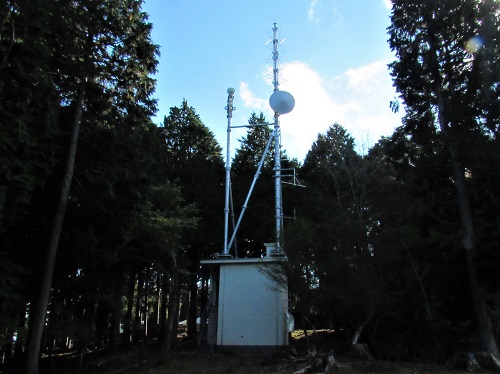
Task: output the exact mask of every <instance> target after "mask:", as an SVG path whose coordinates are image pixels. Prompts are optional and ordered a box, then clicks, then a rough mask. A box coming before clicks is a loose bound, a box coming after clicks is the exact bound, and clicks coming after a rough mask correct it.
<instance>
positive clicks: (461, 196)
mask: <svg viewBox="0 0 500 374" xmlns="http://www.w3.org/2000/svg"><path fill="white" fill-rule="evenodd" d="M426 16H427V17H424V20H426V18H429V17H431V16H430V15H428V14H426ZM429 22H430V23H432V19H430V18H429ZM427 41H428V43H429V45H430V48H431V50H432V52H433V53H431V54H430V59H431V60H430V63H431V69H432V75H433V78H434V82H435V83H434V84H435V86H434V88H433V90H434V92H435V94H436V97H437V106H438V111H437V116H438V123H439V128H440V129H441V133H442V135H443V139H444V144H445V145H446V146H447V147H448V151H449V153H450V158H451V172H452V177H453V179H454V181H455V189H456V191H457V201H458V211H459V215H460V222H461V224H462V231H463V245H464V249H465V251H466V254H467V270H468V274H469V283H470V288H471V289H470V291H471V294H472V303H473V304H474V311H475V315H476V321H477V324H478V331H479V339H480V341H481V345H482V349H484V350H485V351H486V352H488V353H489V354H490V355H491V356H492V359H493V361H494V362H495V363H496V365H497V368H498V369H500V354H499V351H498V346H497V343H496V341H495V335H494V331H493V324H492V322H491V316H490V315H489V313H488V307H487V302H486V292H485V290H484V288H483V286H482V285H481V284H480V283H479V281H478V278H477V268H476V253H477V243H476V234H475V229H474V224H473V221H474V219H473V215H472V209H471V206H470V200H469V192H468V190H467V184H466V180H465V169H464V166H463V163H462V158H461V156H460V146H459V139H458V138H457V134H455V132H454V131H455V130H454V129H455V128H456V127H457V125H456V124H455V127H452V126H453V125H454V124H453V123H452V122H450V120H449V118H447V116H446V113H447V112H450V110H452V109H454V108H449V107H446V104H445V102H446V101H445V98H444V95H443V91H442V81H443V79H442V77H441V73H440V70H439V63H438V58H437V51H438V42H436V39H435V36H434V34H432V33H430V34H428V36H427ZM450 90H452V88H450Z"/></svg>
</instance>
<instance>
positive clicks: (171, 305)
mask: <svg viewBox="0 0 500 374" xmlns="http://www.w3.org/2000/svg"><path fill="white" fill-rule="evenodd" d="M172 267H173V269H172V273H171V275H172V280H171V286H170V294H169V302H168V317H167V323H166V331H165V341H164V342H163V345H162V348H161V355H160V363H163V362H166V361H168V359H169V358H170V353H171V350H172V343H173V342H174V339H175V338H176V337H177V328H176V327H177V326H176V323H175V321H176V320H178V318H176V315H178V314H179V269H177V263H176V261H175V259H174V261H173V266H172Z"/></svg>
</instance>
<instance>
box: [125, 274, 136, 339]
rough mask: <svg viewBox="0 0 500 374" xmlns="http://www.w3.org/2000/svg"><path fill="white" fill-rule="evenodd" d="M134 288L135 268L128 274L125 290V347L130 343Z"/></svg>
mask: <svg viewBox="0 0 500 374" xmlns="http://www.w3.org/2000/svg"><path fill="white" fill-rule="evenodd" d="M134 290H135V270H132V271H131V272H130V274H129V285H128V291H127V311H126V313H125V320H124V321H123V335H122V343H123V344H124V346H125V347H128V346H129V345H130V331H131V323H132V308H133V307H134Z"/></svg>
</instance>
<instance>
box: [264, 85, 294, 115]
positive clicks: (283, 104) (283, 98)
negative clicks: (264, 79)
mask: <svg viewBox="0 0 500 374" xmlns="http://www.w3.org/2000/svg"><path fill="white" fill-rule="evenodd" d="M269 105H270V106H271V108H272V109H273V110H274V112H275V113H278V114H287V113H290V112H291V111H292V110H293V107H294V106H295V99H294V98H293V96H292V95H291V94H290V93H288V92H286V91H274V93H273V94H272V95H271V97H270V98H269Z"/></svg>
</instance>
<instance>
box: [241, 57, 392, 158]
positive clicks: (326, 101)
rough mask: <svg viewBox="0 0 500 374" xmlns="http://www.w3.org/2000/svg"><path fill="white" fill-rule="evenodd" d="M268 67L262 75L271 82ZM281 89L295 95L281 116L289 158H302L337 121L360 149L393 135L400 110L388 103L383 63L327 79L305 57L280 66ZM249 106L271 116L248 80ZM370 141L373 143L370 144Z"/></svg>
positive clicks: (246, 99) (245, 90)
mask: <svg viewBox="0 0 500 374" xmlns="http://www.w3.org/2000/svg"><path fill="white" fill-rule="evenodd" d="M269 69H270V68H267V70H265V71H264V72H263V73H262V77H263V80H264V81H266V83H267V84H270V78H269V76H270V72H269ZM279 81H280V90H284V91H288V92H290V93H291V94H292V95H293V96H294V98H295V108H294V110H293V111H292V112H291V113H289V114H286V115H283V116H282V117H281V118H280V123H281V132H282V144H283V147H284V149H286V150H287V152H288V154H289V156H291V157H297V158H298V159H299V160H303V158H304V157H305V155H306V154H307V151H308V150H309V149H310V148H311V145H312V143H313V142H314V141H315V140H316V139H317V136H318V134H319V133H325V132H326V130H327V129H328V127H329V126H330V125H332V124H333V123H335V122H338V123H339V124H340V125H341V126H343V127H345V128H346V129H347V130H348V131H349V132H350V134H351V135H352V136H353V137H354V138H355V139H356V142H357V144H358V149H359V151H360V152H363V151H366V149H367V148H368V147H370V146H372V145H373V144H374V143H375V142H376V141H378V140H379V139H380V137H381V136H382V135H384V136H388V135H390V134H392V132H393V131H394V128H395V127H397V126H399V124H400V119H401V114H397V115H396V114H394V113H392V112H391V110H390V108H389V101H390V100H392V99H393V98H394V95H395V91H394V88H393V87H392V83H391V79H390V76H389V72H388V70H387V66H386V63H385V62H384V61H376V62H373V63H371V64H368V65H365V66H362V67H360V68H357V69H349V70H347V71H346V72H345V73H343V74H341V75H339V76H337V77H334V78H333V79H331V80H329V81H328V80H325V79H324V78H323V77H321V76H320V75H319V74H318V73H317V72H316V71H314V70H313V69H312V68H311V67H310V66H308V65H307V64H306V63H304V62H302V61H293V62H290V63H285V64H283V65H282V66H281V67H280V75H279ZM240 95H241V96H242V99H243V101H244V103H245V106H246V107H248V108H250V109H252V110H256V111H263V112H264V113H265V114H266V117H267V118H272V116H273V114H272V113H271V110H270V108H269V104H268V100H267V99H261V98H258V97H255V95H254V94H253V93H252V92H251V91H250V89H249V87H248V85H247V84H245V83H241V84H240ZM367 143H369V144H368V145H367Z"/></svg>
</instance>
